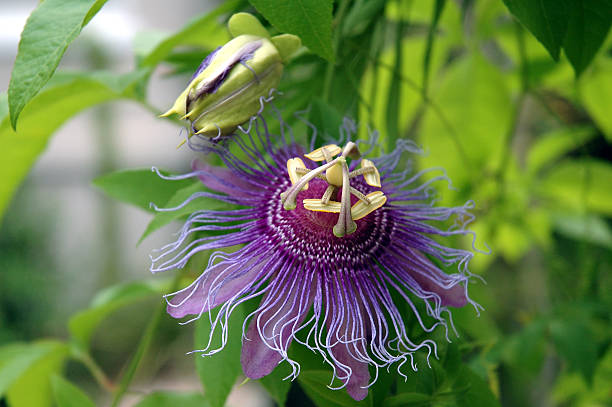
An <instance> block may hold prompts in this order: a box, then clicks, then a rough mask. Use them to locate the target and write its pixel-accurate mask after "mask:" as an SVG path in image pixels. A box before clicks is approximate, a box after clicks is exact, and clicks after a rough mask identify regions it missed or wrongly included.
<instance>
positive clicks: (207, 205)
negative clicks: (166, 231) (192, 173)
mask: <svg viewBox="0 0 612 407" xmlns="http://www.w3.org/2000/svg"><path fill="white" fill-rule="evenodd" d="M203 191H204V187H203V186H202V183H201V182H200V181H195V182H194V183H193V184H192V185H190V186H188V187H185V188H181V189H179V190H178V191H176V193H175V194H174V195H173V196H172V198H170V200H169V201H168V202H167V203H166V204H165V205H164V206H163V208H175V207H177V206H180V205H181V204H182V203H183V202H185V201H186V200H187V198H189V197H190V196H191V195H193V194H195V193H197V192H203ZM227 205H228V204H227V203H225V202H221V201H219V200H217V199H213V198H208V197H200V198H196V199H194V200H193V201H191V202H190V203H188V204H187V205H185V206H184V207H182V208H180V209H177V210H175V211H159V212H157V213H156V215H155V216H154V217H153V219H151V222H149V224H148V225H147V228H146V230H145V231H144V233H143V234H142V236H141V237H140V240H139V241H138V243H140V242H142V241H143V240H144V239H145V238H146V237H147V236H149V235H150V234H151V233H153V232H155V231H156V230H157V229H159V228H161V227H162V226H165V225H167V224H168V223H170V222H172V221H173V220H176V219H179V218H181V217H184V216H187V215H191V214H192V213H193V212H195V211H198V210H201V209H207V210H215V209H221V208H224V207H227Z"/></svg>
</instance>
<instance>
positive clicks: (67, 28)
mask: <svg viewBox="0 0 612 407" xmlns="http://www.w3.org/2000/svg"><path fill="white" fill-rule="evenodd" d="M104 3H105V1H96V0H46V1H44V2H41V3H40V4H39V5H38V7H37V8H36V9H35V10H34V11H33V12H32V14H31V15H30V17H29V18H28V21H27V22H26V25H25V27H24V29H23V32H22V33H21V41H19V49H18V51H17V58H16V59H15V65H14V66H13V72H12V74H11V81H10V83H9V89H8V95H9V105H10V116H11V126H12V127H13V129H15V128H16V126H17V118H18V117H19V115H20V114H21V112H22V110H23V108H24V107H25V105H26V104H28V102H30V100H31V99H32V98H33V97H34V96H35V95H36V94H37V93H38V92H39V91H40V90H41V89H42V87H43V86H44V85H45V84H46V83H47V81H48V80H49V78H51V76H52V75H53V72H55V69H56V68H57V65H58V64H59V61H60V60H61V59H62V56H63V55H64V52H66V48H68V45H69V44H70V43H71V42H72V41H73V40H74V39H75V38H76V37H77V36H78V35H79V33H80V32H81V29H82V28H83V27H84V26H85V25H86V24H87V23H88V22H89V20H90V19H91V18H92V17H93V15H94V14H95V13H96V12H97V11H98V10H100V8H101V7H102V5H103V4H104Z"/></svg>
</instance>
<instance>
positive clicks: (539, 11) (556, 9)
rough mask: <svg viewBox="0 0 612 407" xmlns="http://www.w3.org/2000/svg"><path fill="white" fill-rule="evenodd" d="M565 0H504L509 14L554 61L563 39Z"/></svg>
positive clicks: (566, 16)
mask: <svg viewBox="0 0 612 407" xmlns="http://www.w3.org/2000/svg"><path fill="white" fill-rule="evenodd" d="M566 1H567V0H504V3H505V4H506V6H507V7H508V9H509V10H510V12H511V13H512V14H513V15H514V16H515V17H516V18H517V19H518V20H519V21H520V22H521V23H522V24H523V25H524V26H525V27H527V29H528V30H529V31H531V33H532V34H533V35H534V36H535V37H536V38H537V39H538V41H540V42H541V43H542V45H544V47H546V49H547V50H548V52H549V53H550V56H551V57H553V59H554V60H555V61H558V60H559V51H560V50H561V46H562V45H563V40H564V39H565V33H566V31H567V24H568V22H567V20H568V6H567V5H566V4H565V3H566Z"/></svg>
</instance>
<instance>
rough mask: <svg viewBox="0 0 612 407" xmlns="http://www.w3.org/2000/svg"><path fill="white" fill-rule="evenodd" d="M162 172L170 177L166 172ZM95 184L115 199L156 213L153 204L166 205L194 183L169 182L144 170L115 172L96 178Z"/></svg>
mask: <svg viewBox="0 0 612 407" xmlns="http://www.w3.org/2000/svg"><path fill="white" fill-rule="evenodd" d="M160 172H161V173H162V174H163V175H169V174H168V173H167V172H165V171H160ZM93 183H94V185H95V186H97V187H98V188H100V189H102V190H103V191H104V192H105V193H106V194H108V195H109V196H110V197H112V198H114V199H117V200H119V201H122V202H126V203H130V204H132V205H136V206H138V207H140V208H142V209H145V210H148V211H154V210H153V208H151V205H150V204H151V203H154V204H156V205H158V206H160V205H164V204H165V203H166V202H168V201H169V200H170V198H172V197H173V196H174V194H176V191H178V190H179V189H182V188H185V187H187V186H189V185H191V184H192V183H193V181H192V180H175V181H169V180H165V179H163V178H161V177H160V176H159V175H157V174H156V173H155V172H154V171H151V170H148V169H142V170H122V171H117V172H113V173H110V174H106V175H103V176H101V177H98V178H96V179H95V180H94V181H93Z"/></svg>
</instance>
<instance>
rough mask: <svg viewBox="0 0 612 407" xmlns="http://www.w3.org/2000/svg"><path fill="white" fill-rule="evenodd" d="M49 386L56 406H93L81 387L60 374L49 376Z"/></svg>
mask: <svg viewBox="0 0 612 407" xmlns="http://www.w3.org/2000/svg"><path fill="white" fill-rule="evenodd" d="M51 387H52V388H53V397H54V398H55V403H56V404H57V407H95V404H94V402H93V401H91V399H90V398H89V397H88V396H87V395H86V394H85V393H83V391H82V390H81V389H79V388H78V387H76V386H75V385H74V384H72V383H70V382H69V381H68V380H66V379H64V378H63V377H61V376H52V377H51Z"/></svg>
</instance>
